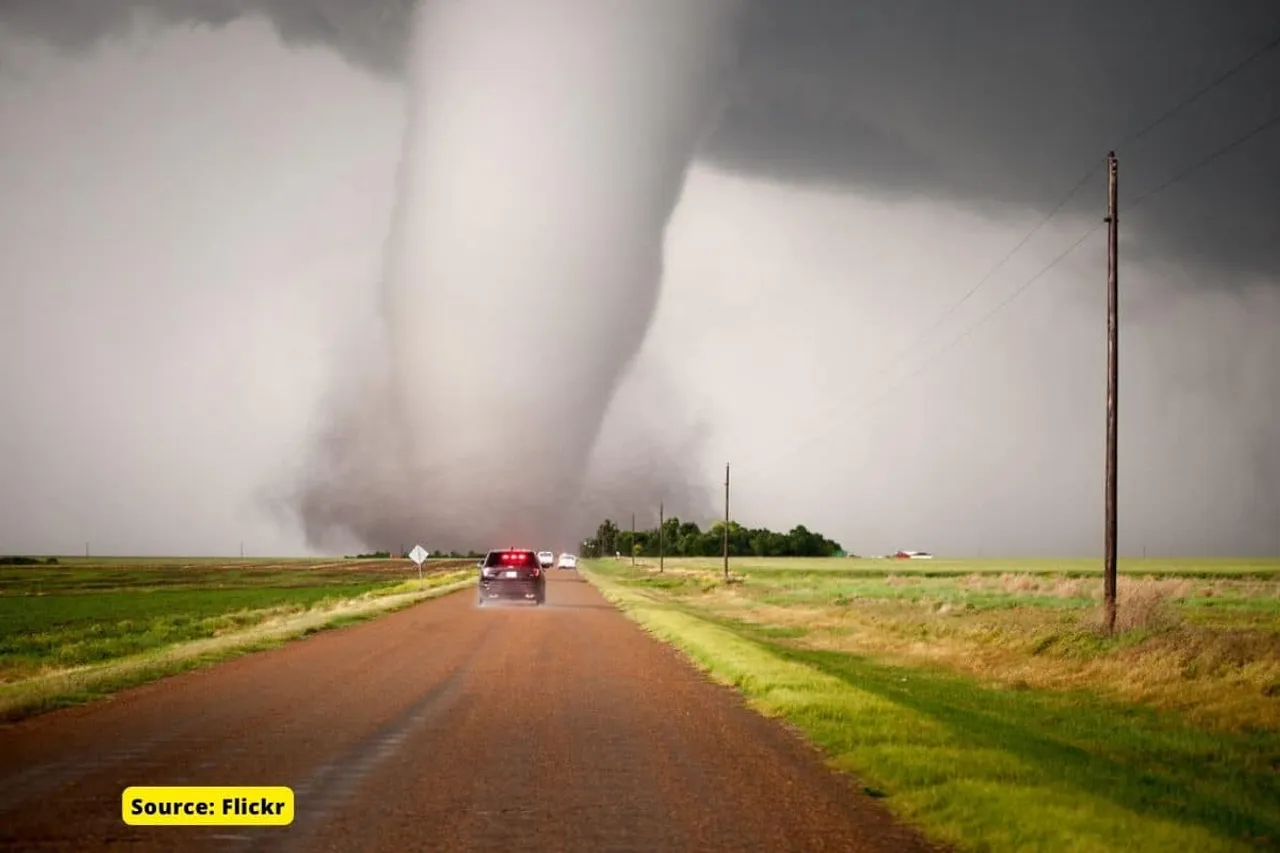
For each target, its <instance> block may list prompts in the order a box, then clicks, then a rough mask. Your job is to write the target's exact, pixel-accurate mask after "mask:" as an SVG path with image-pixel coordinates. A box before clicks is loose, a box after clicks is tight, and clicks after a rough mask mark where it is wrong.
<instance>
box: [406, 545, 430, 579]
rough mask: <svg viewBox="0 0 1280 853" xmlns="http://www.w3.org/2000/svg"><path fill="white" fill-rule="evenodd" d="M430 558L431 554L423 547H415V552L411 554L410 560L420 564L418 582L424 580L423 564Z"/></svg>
mask: <svg viewBox="0 0 1280 853" xmlns="http://www.w3.org/2000/svg"><path fill="white" fill-rule="evenodd" d="M429 556H431V554H430V553H429V552H428V551H427V550H426V549H425V548H423V547H422V546H421V545H414V546H413V550H412V551H410V552H409V559H410V560H413V561H414V562H415V563H417V564H418V580H422V564H423V563H424V562H426V559H427V557H429Z"/></svg>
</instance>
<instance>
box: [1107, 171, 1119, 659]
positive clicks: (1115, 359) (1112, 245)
mask: <svg viewBox="0 0 1280 853" xmlns="http://www.w3.org/2000/svg"><path fill="white" fill-rule="evenodd" d="M1118 172H1119V164H1118V163H1117V162H1116V152H1114V151H1110V152H1108V153H1107V473H1106V493H1107V497H1106V513H1107V515H1106V525H1105V534H1104V544H1103V549H1104V553H1103V560H1104V566H1103V568H1104V572H1105V574H1106V581H1105V585H1104V588H1103V600H1104V607H1105V611H1106V612H1105V618H1106V623H1107V633H1108V634H1110V633H1113V632H1114V631H1115V628H1116V496H1117V489H1116V462H1117V441H1116V438H1117V428H1116V427H1117V403H1118V402H1119V401H1118V400H1117V396H1118V394H1119V390H1120V387H1119V386H1120V352H1119V349H1120V347H1119V343H1120V322H1119V308H1120V289H1119V283H1118V278H1119V273H1118V270H1117V266H1118V262H1119V252H1120V246H1119V236H1120V230H1119V210H1118V203H1117V200H1118V198H1119V175H1118Z"/></svg>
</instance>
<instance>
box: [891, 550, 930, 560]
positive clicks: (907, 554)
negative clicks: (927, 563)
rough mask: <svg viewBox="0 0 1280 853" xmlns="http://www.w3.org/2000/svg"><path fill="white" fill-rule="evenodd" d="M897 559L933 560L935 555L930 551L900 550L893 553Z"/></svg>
mask: <svg viewBox="0 0 1280 853" xmlns="http://www.w3.org/2000/svg"><path fill="white" fill-rule="evenodd" d="M893 557H894V559H895V560H932V559H933V555H932V554H930V553H929V552H928V551H899V552H898V553H896V554H894V555H893Z"/></svg>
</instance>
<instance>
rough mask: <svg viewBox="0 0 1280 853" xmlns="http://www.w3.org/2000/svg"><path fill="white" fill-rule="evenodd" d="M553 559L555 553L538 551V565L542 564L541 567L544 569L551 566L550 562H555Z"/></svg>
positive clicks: (554, 558)
mask: <svg viewBox="0 0 1280 853" xmlns="http://www.w3.org/2000/svg"><path fill="white" fill-rule="evenodd" d="M555 561H556V555H555V554H553V553H551V552H550V551H539V552H538V565H539V566H542V568H544V569H549V568H551V566H552V564H553V563H555Z"/></svg>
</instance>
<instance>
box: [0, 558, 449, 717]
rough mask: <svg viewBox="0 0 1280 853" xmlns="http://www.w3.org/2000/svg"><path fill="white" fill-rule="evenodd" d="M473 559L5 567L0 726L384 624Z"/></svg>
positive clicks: (444, 586)
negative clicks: (309, 639)
mask: <svg viewBox="0 0 1280 853" xmlns="http://www.w3.org/2000/svg"><path fill="white" fill-rule="evenodd" d="M472 565H473V561H471V560H440V561H434V560H433V561H430V562H428V563H427V564H426V565H425V566H424V571H425V576H424V578H423V579H422V580H421V581H419V580H418V573H417V569H416V567H414V566H413V564H411V563H409V562H408V561H406V560H395V561H390V560H273V561H264V560H202V559H195V560H193V559H185V558H172V559H123V558H111V559H94V558H87V559H86V558H60V560H59V563H58V564H57V565H31V566H0V721H14V720H17V719H21V718H22V717H26V716H30V715H32V714H37V713H41V712H43V711H47V710H51V709H53V708H57V707H62V706H65V705H71V704H78V703H82V702H86V701H89V700H92V699H95V698H97V697H101V696H104V695H107V694H110V693H112V692H115V691H117V690H121V689H124V688H126V687H130V686H134V685H137V684H141V683H144V682H147V681H152V680H154V679H157V678H162V677H164V676H166V675H171V674H174V673H177V672H181V671H184V670H188V669H193V668H196V667H199V666H205V665H209V664H212V663H217V662H220V661H224V660H227V659H229V658H232V657H235V656H238V655H242V654H246V653H248V652H253V651H260V650H263V649H267V648H272V647H274V646H278V645H280V644H282V643H285V642H288V641H289V640H293V639H297V638H299V637H303V636H306V635H308V634H313V633H315V632H317V631H321V630H326V629H329V628H335V627H339V626H342V625H348V624H352V623H354V622H360V621H363V620H366V619H371V618H374V617H376V616H378V615H381V614H384V613H388V612H391V611H393V610H397V609H400V608H402V607H407V606H409V605H411V604H414V603H416V602H418V601H422V600H423V599H426V598H430V597H433V596H436V595H441V594H444V593H447V592H451V591H453V590H455V589H459V588H461V587H462V586H465V585H466V584H468V583H471V582H472V571H471V568H470V567H471V566H472Z"/></svg>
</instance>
